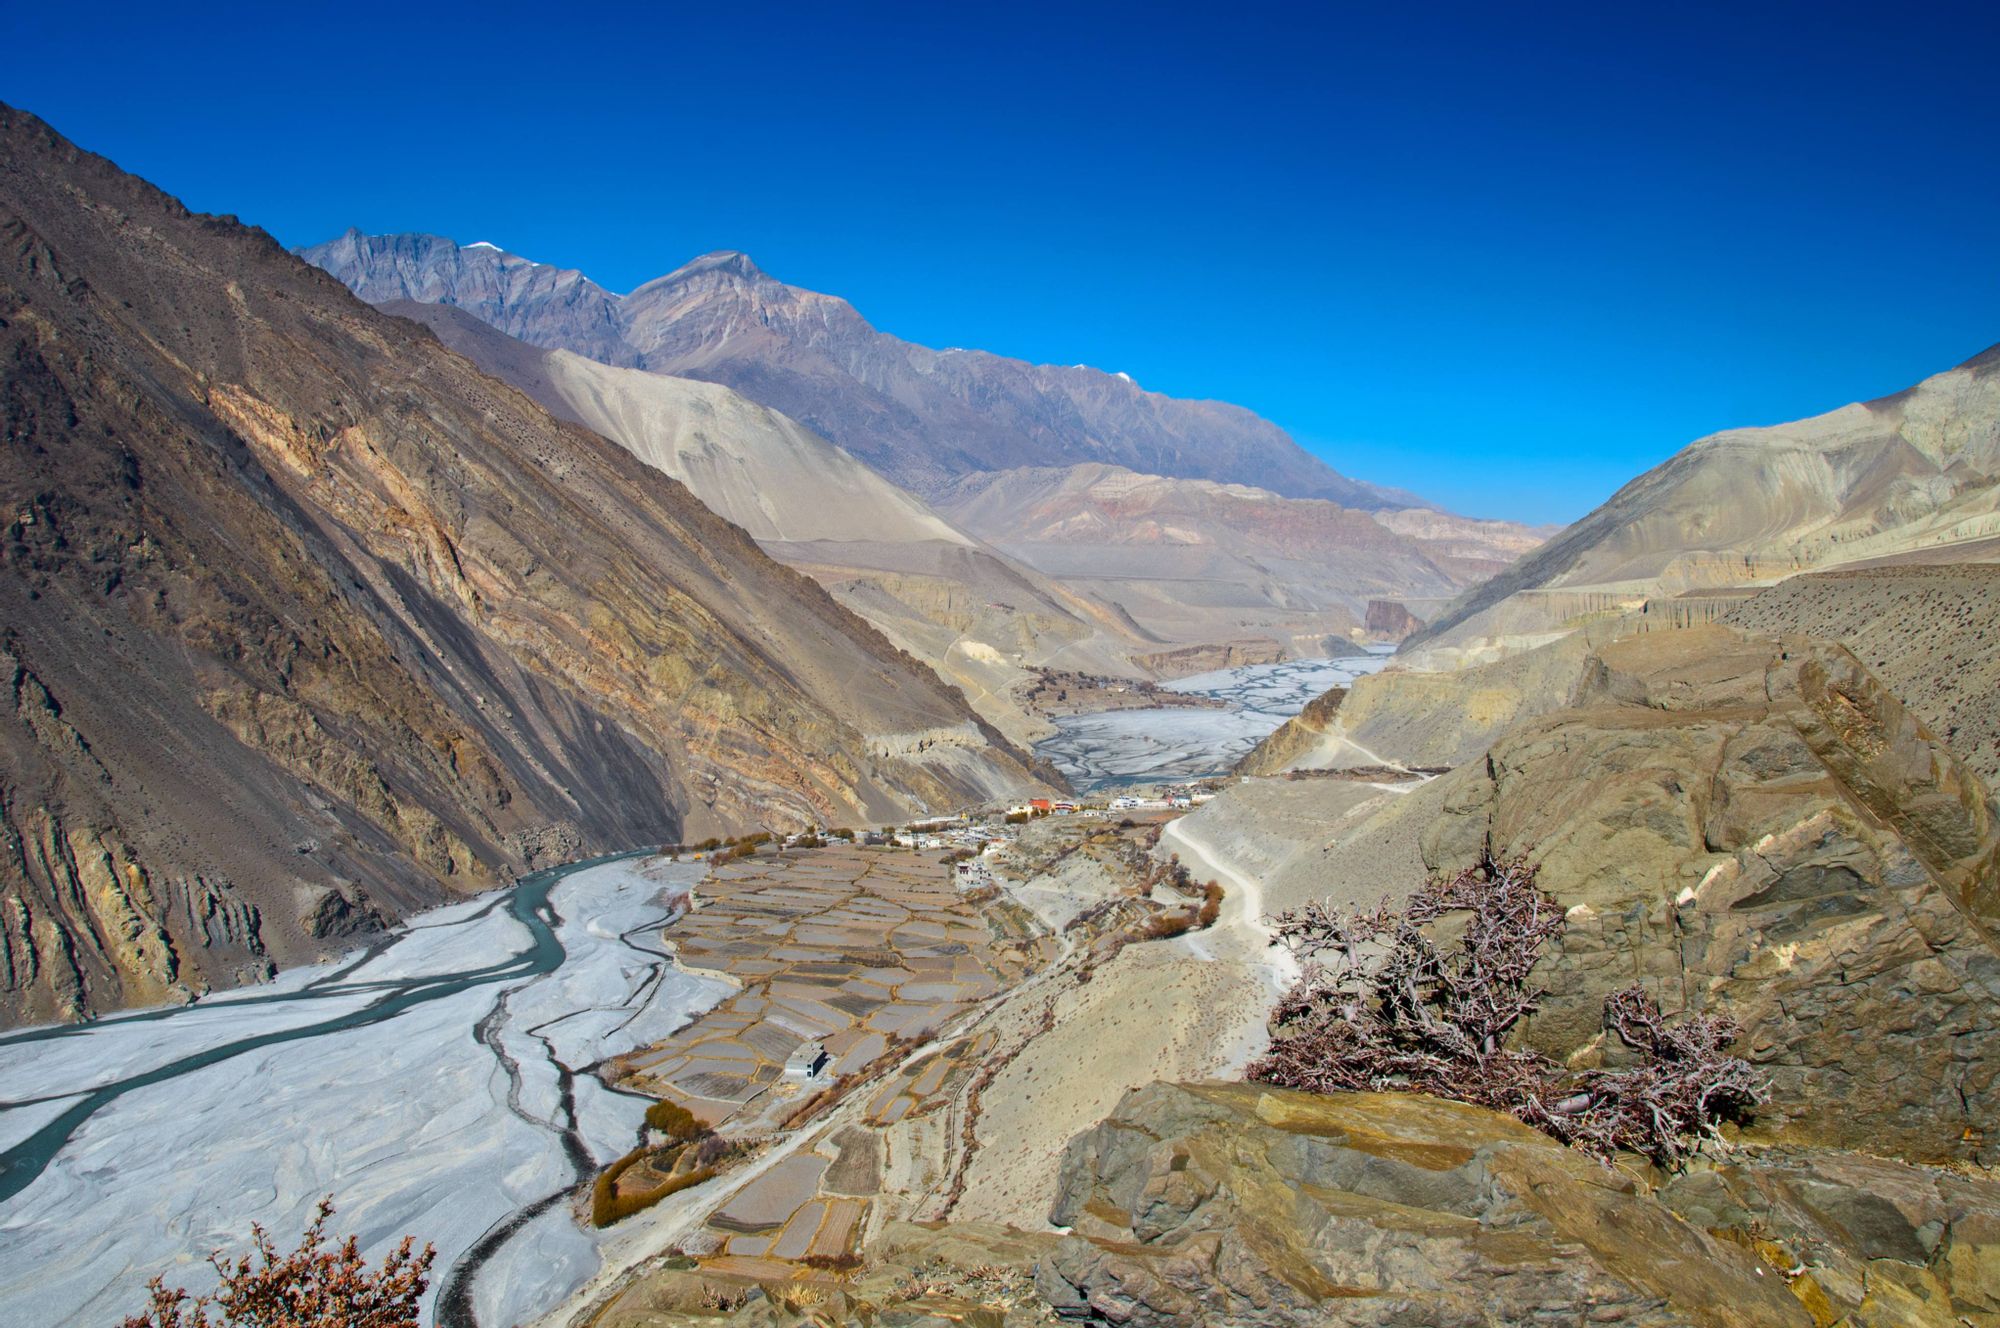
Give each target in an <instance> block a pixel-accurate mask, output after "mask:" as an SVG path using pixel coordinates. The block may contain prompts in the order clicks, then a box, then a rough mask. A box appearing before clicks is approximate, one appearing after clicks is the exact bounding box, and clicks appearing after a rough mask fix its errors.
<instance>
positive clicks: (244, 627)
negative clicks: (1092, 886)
mask: <svg viewBox="0 0 2000 1328" xmlns="http://www.w3.org/2000/svg"><path fill="white" fill-rule="evenodd" d="M0 234H4V236H5V243H4V246H0V354H3V355H4V356H5V362H6V371H5V378H4V382H5V387H4V393H0V436H4V440H5V446H4V448H0V467H4V469H0V514H3V515H0V519H4V521H5V526H4V532H0V533H4V541H3V542H0V562H4V572H0V672H4V674H5V676H6V678H7V679H8V691H7V698H8V706H7V708H6V715H5V722H4V723H0V824H3V825H4V831H0V894H4V897H5V902H4V907H0V1019H4V1020H5V1021H7V1022H17V1021H21V1020H40V1019H50V1018H69V1017H75V1016H77V1015H79V1014H83V1013H88V1012H90V1011H94V1010H103V1009H109V1008H113V1007H116V1006H120V1005H129V1004H138V1003H143V1002H148V1001H154V1000H158V999H162V998H165V997H169V996H172V995H173V994H175V993H185V992H187V991H191V990H199V989H201V988H203V987H206V986H213V985H221V984H227V983H231V982H234V981H237V980H240V979H242V978H245V977H250V976H255V975H257V974H260V973H263V972H266V971H268V969H269V968H270V966H271V965H272V964H273V963H284V962H290V961H293V960H297V959H302V958H306V957H309V956H313V955H317V954H319V953H322V952H323V951H324V950H326V949H328V948H329V947H337V946H340V945H342V944H345V942H342V941H340V940H338V939H336V938H338V937H339V936H341V935H342V934H346V933H352V932H353V931H355V930H357V929H363V928H367V927H370V926H375V925H379V924H380V923H381V922H382V921H384V920H386V919H389V918H393V917H395V916H398V915H400V914H402V913H404V912H407V911H408V910H410V909H413V908H416V907H420V906H423V905H426V904H429V903H433V902H436V901H438V900H440V899H442V898H445V897H446V896H447V895H448V894H449V893H450V892H453V891H458V890H469V889H478V888H482V887H485V886H490V885H494V884H498V883H502V882H504V881H505V880H507V879H508V878H509V877H510V876H511V875H513V874H514V873H516V872H519V871H520V870H522V869H523V868H525V867H528V866H531V865H534V864H537V863H546V862H550V861H556V860H561V859H565V858H571V857H575V856H578V855H581V854H587V853H592V852H601V851H605V850H610V849H620V848H627V847H631V846H634V845H638V844H645V843H653V842H659V841H662V840H672V839H676V838H679V837H681V836H684V835H700V834H706V833H710V832H713V831H729V830H739V829H749V828H756V827H761V826H765V825H774V826H776V825H798V824H803V823H806V822H812V821H862V820H870V819H878V818H881V819H886V818H890V817H900V816H902V815H903V814H905V813H907V812H910V811H914V810H917V809H919V808H924V807H933V808H942V807H949V806H953V805H957V804H959V803H962V802H965V801H970V800H974V799H983V798H986V797H990V796H994V795H996V794H1004V793H1007V792H1011V791H1015V790H1020V789H1023V788H1025V787H1028V786H1030V785H1031V783H1032V781H1031V779H1030V777H1029V775H1028V771H1027V768H1026V763H1025V759H1024V758H1023V757H1022V756H1021V754H1020V753H1019V752H1017V751H1015V750H1013V749H1011V748H1010V747H1009V746H1008V745H1007V744H1006V743H1005V742H1004V741H1002V740H1000V739H999V738H998V737H997V735H995V734H994V733H993V732H992V731H991V730H990V729H989V728H987V727H985V726H984V725H982V724H981V723H980V722H979V721H978V719H977V717H976V716H975V715H974V714H973V713H972V712H971V711H970V710H969V709H968V708H967V707H966V706H965V704H964V702H963V699H962V698H961V697H960V696H959V695H958V694H957V693H956V692H955V691H952V690H950V689H948V688H946V687H945V686H944V685H943V684H942V683H940V682H939V680H938V679H937V678H936V677H935V675H933V674H931V673H930V672H929V671H928V670H926V669H924V668H923V667H921V666H920V665H918V664H917V663H916V662H915V661H913V660H911V659H909V658H908V657H906V656H904V655H902V654H901V653H900V652H898V651H897V650H895V649H894V648H893V647H892V646H891V645H890V644H889V643H888V642H886V641H884V640H883V639H882V638H881V637H880V635H879V634H877V633H876V632H875V631H873V630H872V629H870V628H869V627H867V626H866V625H865V624H864V623H862V622H860V621H859V620H858V619H856V618H855V617H853V615H851V614H849V613H848V612H846V611H845V610H843V609H842V608H840V607H839V606H838V605H837V604H836V603H835V602H834V601H833V600H831V599H830V598H829V597H828V596H827V595H826V594H825V593H824V592H823V591H822V590H821V589H820V588H819V587H818V586H817V585H815V584H814V583H813V582H811V581H810V580H808V579H807V578H805V577H803V576H800V575H798V574H796V573H794V572H791V571H789V570H787V569H786V568H784V567H782V566H780V565H779V564H777V563H775V562H773V561H772V560H771V559H770V558H769V557H767V556H766V555H765V554H764V553H763V552H762V551H761V550H760V549H759V548H758V547H757V546H756V545H755V543H754V542H752V541H751V540H750V539H749V537H748V536H746V535H745V534H744V533H743V532H742V531H741V530H740V529H738V528H737V527H735V526H732V525H730V524H729V523H727V522H725V521H723V520H722V519H720V518H718V517H716V516H715V515H714V514H713V513H711V512H709V511H708V510H707V509H706V508H705V507H703V506H702V505H701V504H700V503H699V502H697V501H696V500H695V499H694V498H693V497H692V496H691V495H690V494H689V493H688V492H687V490H686V489H685V488H683V487H682V486H681V485H679V484H677V483H675V482H673V481H671V480H670V479H668V478H667V477H665V476H664V475H662V474H661V473H660V472H658V471H657V470H655V469H653V468H651V467H648V466H646V465H644V464H642V463H640V462H639V461H638V460H636V459H635V458H633V457H632V456H631V455H630V454H628V453H627V452H625V451H623V450H622V449H620V448H617V447H615V446H612V445H611V444H608V443H606V442H605V441H604V440H602V439H600V438H598V437H597V436H596V435H594V434H591V433H589V432H587V431H585V430H581V429H578V428H575V427H573V426H570V425H565V424H561V423H559V422H557V421H556V420H554V419H552V418H551V417H550V416H549V415H548V413H547V412H546V411H544V410H543V409H542V408H541V407H539V406H537V405H535V404H534V403H533V402H531V401H529V400H528V399H527V398H525V397H524V396H522V395H520V394H519V393H518V392H516V391H514V390H513V389H511V388H507V387H503V386H501V385H499V384H497V383H495V382H493V381H492V380H491V379H489V378H487V377H485V376H483V375H481V374H480V373H478V372H477V371H476V370H474V369H473V367H472V366H471V365H470V364H469V363H468V362H466V361H465V360H463V359H461V358H459V357H457V356H454V355H452V354H450V353H449V352H447V351H446V350H445V349H444V348H443V347H442V346H441V345H439V344H438V342H437V341H436V339H435V338H434V337H432V336H431V335H430V334H428V333H427V332H425V331H423V330H422V329H420V328H417V327H415V326H413V325H412V324H410V323H408V322H405V321H402V320H398V319H393V318H389V317H386V316H384V315H381V314H379V313H377V312H375V311H374V310H372V309H370V308H368V307H366V306H365V305H363V304H361V303H360V302H358V301H356V300H355V299H353V298H352V296H351V295H350V294H349V293H348V292H347V291H345V290H344V289H342V288H341V287H340V286H339V284H338V283H336V282H334V281H332V280H331V279H330V278H328V277H326V276H325V275H324V274H322V273H320V272H318V271H316V270H314V269H312V268H311V267H309V266H307V265H305V264H303V263H301V262H300V261H298V260H297V259H296V258H294V257H292V256H291V255H289V254H287V253H285V252H284V251H283V250H281V249H280V248H279V247H278V246H277V245H276V244H274V243H273V242H272V241H271V240H270V238H269V237H268V236H266V235H264V234H262V233H261V232H257V231H253V230H249V229H246V228H244V227H242V226H240V225H238V224H237V223H236V222H235V221H234V220H232V219H230V218H218V217H208V216H199V215H191V214H189V213H188V212H187V211H186V210H184V209H183V208H181V207H180V206H179V205H178V204H177V203H175V202H174V201H173V200H172V199H170V198H168V197H166V196H165V195H163V194H161V193H160V192H158V191H157V190H155V189H153V188H152V187H150V186H148V185H146V184H144V183H143V182H141V181H139V180H136V179H134V178H132V177H130V176H128V175H125V174H124V173H122V172H120V171H119V170H118V169H117V168H116V167H115V166H113V165H112V164H111V163H109V162H106V161H104V160H102V159H101V158H97V157H94V156H91V155H89V154H87V153H83V152H80V151H78V150H77V149H75V148H74V147H72V146H71V145H70V144H69V143H67V142H66V141H64V140H63V139H62V138H60V137H59V136H58V135H56V134H55V133H53V132H52V131H51V130H50V129H49V128H48V127H47V126H45V125H43V124H42V123H41V122H40V121H38V120H36V119H35V118H34V117H32V116H29V115H25V114H22V113H19V112H15V111H12V110H0Z"/></svg>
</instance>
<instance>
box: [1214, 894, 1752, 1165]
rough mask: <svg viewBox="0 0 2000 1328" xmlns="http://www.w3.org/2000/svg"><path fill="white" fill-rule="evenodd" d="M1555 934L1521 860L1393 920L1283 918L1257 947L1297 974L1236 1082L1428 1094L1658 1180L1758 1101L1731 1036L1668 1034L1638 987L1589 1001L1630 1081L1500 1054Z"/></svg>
mask: <svg viewBox="0 0 2000 1328" xmlns="http://www.w3.org/2000/svg"><path fill="white" fill-rule="evenodd" d="M1562 930H1563V913H1562V910H1561V909H1560V908H1559V907H1558V906H1557V905H1556V903H1555V901H1554V900H1553V899H1551V898H1550V897H1549V896H1548V895H1546V894H1543V893H1542V892H1541V890H1539V889H1538V888H1537V887H1536V885H1535V870H1534V868H1533V867H1531V866H1530V865H1528V863H1526V862H1525V861H1521V860H1516V861H1512V862H1495V861H1493V860H1491V859H1485V860H1482V861H1481V862H1480V863H1479V864H1478V865H1476V866H1474V867H1470V868H1468V869H1466V870H1465V871H1462V872H1460V873H1458V874H1457V875H1455V876H1452V877H1449V878H1446V879H1441V880H1434V881H1431V882H1429V883H1427V884H1426V885H1424V886H1423V887H1421V888H1420V889H1418V890H1417V892H1416V893H1415V894H1413V895H1411V896H1410V897H1409V899H1408V900H1407V901H1406V902H1405V903H1404V905H1403V906H1402V907H1401V908H1395V907H1393V906H1392V905H1391V904H1390V903H1389V901H1387V900H1386V899H1385V900H1383V901H1382V902H1381V903H1380V904H1379V905H1377V906H1376V908H1375V909H1374V911H1373V912H1360V911H1355V912H1343V911H1340V910H1337V909H1334V908H1331V907H1328V906H1327V905H1325V904H1323V903H1315V904H1308V905H1306V906H1304V907H1302V908H1297V909H1292V910H1290V911H1288V912H1286V913H1283V914H1281V915H1279V916H1278V918H1277V919H1276V925H1275V935H1274V938H1273V942H1272V943H1273V944H1277V945H1284V946H1287V947H1289V948H1290V949H1291V950H1292V951H1293V952H1294V953H1295V954H1297V955H1298V956H1299V957H1300V959H1301V960H1302V961H1304V965H1305V966H1304V970H1303V972H1302V973H1301V975H1300V977H1299V980H1298V981H1297V982H1296V983H1295V984H1294V985H1293V987H1292V989H1291V990H1290V991H1289V992H1287V993H1286V994H1285V995H1284V997H1283V998H1282V999H1280V1001H1279V1002H1278V1005H1277V1008H1276V1009H1275V1011H1274V1012H1273V1014H1272V1020H1271V1023H1272V1032H1273V1038H1272V1043H1271V1048H1270V1050H1269V1052H1268V1053H1267V1054H1266V1055H1265V1056H1264V1057H1262V1058H1261V1059H1260V1060H1258V1061H1257V1062H1255V1063H1254V1064H1253V1065H1252V1066H1251V1067H1250V1077H1251V1078H1253V1079H1256V1080H1259V1081H1261V1082H1264V1083H1269V1084H1275V1085H1278V1086H1280V1087H1285V1088H1301V1089H1306V1090H1308V1091H1311V1092H1318V1093H1328V1092H1339V1091H1356V1092H1371V1091H1383V1090H1404V1091H1409V1092H1416V1093H1428V1094H1431V1095H1432V1096H1434V1097H1442V1098H1450V1099H1452V1100H1454V1101H1458V1102H1468V1103H1471V1104H1473V1105H1475V1106H1481V1107H1487V1108H1490V1109H1492V1110H1495V1111H1504V1112H1507V1113H1509V1114H1510V1115H1513V1116H1515V1117H1517V1118H1518V1119H1520V1120H1522V1121H1524V1122H1526V1123H1527V1124H1529V1125H1532V1126H1534V1127H1535V1128H1537V1129H1539V1130H1542V1131H1544V1132H1545V1133H1547V1134H1550V1135H1553V1136H1554V1137H1555V1138H1557V1139H1561V1140H1562V1141H1564V1142H1565V1143H1569V1144H1573V1145H1575V1146H1576V1147H1578V1148H1580V1149H1583V1150H1584V1151H1586V1152H1589V1153H1591V1154H1592V1155H1593V1156H1596V1157H1598V1158H1600V1159H1605V1160H1608V1159H1609V1158H1610V1157H1611V1155H1612V1154H1613V1153H1614V1152H1617V1151H1619V1150H1628V1151H1631V1152H1637V1153H1643V1154H1645V1155H1646V1156H1648V1157H1651V1158H1653V1159H1654V1160H1655V1161H1657V1162H1659V1163H1660V1164H1661V1165H1663V1166H1669V1167H1671V1166H1677V1165H1679V1164H1680V1163H1682V1162H1684V1161H1685V1160H1686V1158H1687V1157H1688V1156H1689V1155H1690V1154H1691V1153H1692V1152H1693V1151H1694V1150H1695V1149H1696V1148H1697V1147H1698V1146H1699V1145H1700V1142H1701V1141H1702V1140H1703V1139H1704V1138H1708V1137H1712V1136H1713V1135H1714V1133H1715V1130H1716V1127H1717V1125H1718V1124H1719V1123H1720V1122H1721V1121H1723V1120H1727V1119H1734V1118H1740V1117H1742V1116H1744V1115H1747V1114H1748V1113H1749V1111H1750V1110H1751V1109H1752V1108H1754V1107H1755V1106H1757V1105H1758V1104H1760V1103H1762V1102H1764V1101H1765V1100H1766V1098H1767V1096H1768V1086H1767V1084H1766V1082H1765V1080H1764V1078H1763V1076H1762V1075H1761V1074H1759V1073H1758V1072H1757V1071H1755V1070H1753V1069H1752V1068H1751V1067H1750V1066H1748V1065H1746V1064H1745V1063H1744V1062H1743V1061H1741V1060H1739V1059H1737V1058H1736V1057H1734V1056H1731V1055H1729V1054H1728V1051H1727V1048H1728V1047H1729V1045H1730V1044H1731V1043H1733V1042H1734V1041H1735V1040H1736V1038H1737V1036H1738V1035H1739V1030H1738V1029H1737V1027H1736V1025H1735V1024H1734V1022H1732V1021H1731V1020H1729V1019H1728V1018H1727V1017H1724V1016H1717V1015H1703V1016H1696V1017H1692V1018H1688V1019H1684V1020H1682V1021H1681V1022H1679V1023H1678V1024H1669V1023H1668V1022H1667V1021H1666V1019H1665V1018H1664V1017H1663V1016H1662V1015H1661V1013H1660V1009H1659V1006H1658V1005H1657V1004H1655V1003H1654V1001H1653V999H1652V997H1650V996H1648V995H1647V994H1646V993H1645V991H1644V990H1642V989H1641V988H1639V987H1628V988H1625V989H1623V990H1620V991H1617V992H1614V993H1613V994H1612V995H1611V996H1610V997H1609V998H1607V999H1606V1001H1605V1026H1606V1028H1607V1029H1608V1030H1609V1031H1611V1032H1612V1033H1614V1034H1616V1035H1617V1036H1618V1038H1619V1040H1620V1041H1622V1042H1623V1043H1624V1044H1625V1045H1626V1046H1627V1047H1629V1048H1631V1049H1632V1051H1633V1052H1634V1053H1635V1054H1636V1055H1637V1057H1638V1061H1639V1063H1638V1064H1637V1065H1636V1066H1634V1067H1632V1068H1628V1069H1612V1070H1590V1071H1584V1072H1581V1073H1579V1072H1576V1071H1572V1070H1569V1069H1567V1068H1565V1067H1564V1066H1562V1065H1559V1064H1557V1063H1556V1062H1554V1061H1552V1060H1550V1059H1549V1058H1548V1057H1546V1056H1544V1055H1541V1054H1540V1053H1538V1052H1534V1051H1530V1050H1526V1049H1521V1048H1514V1047H1509V1046H1508V1045H1507V1038H1508V1035H1509V1034H1510V1033H1511V1032H1513V1030H1514V1029H1515V1027H1516V1026H1517V1025H1518V1024H1519V1023H1520V1022H1521V1021H1522V1020H1523V1019H1525V1018H1527V1017H1528V1016H1529V1015H1530V1014H1532V1013H1533V1012H1534V1011H1535V1009H1536V1008H1537V1006H1538V1004H1539V1002H1540V1000H1541V998H1542V996H1543V995H1544V994H1545V993H1544V992H1543V990H1542V989H1541V988H1540V987H1537V986H1536V985H1534V983H1533V981H1532V973H1533V971H1534V968H1535V964H1536V962H1537V961H1538V960H1539V959H1540V958H1541V954H1542V950H1543V947H1545V946H1546V945H1547V944H1548V943H1549V942H1550V941H1551V940H1554V939H1555V938H1557V937H1558V936H1560V935H1561V934H1562Z"/></svg>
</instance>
